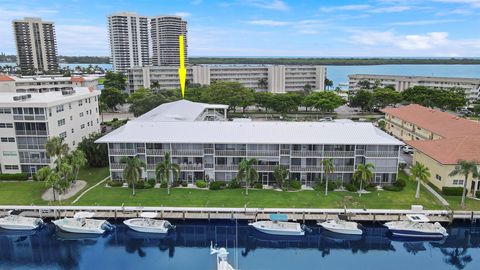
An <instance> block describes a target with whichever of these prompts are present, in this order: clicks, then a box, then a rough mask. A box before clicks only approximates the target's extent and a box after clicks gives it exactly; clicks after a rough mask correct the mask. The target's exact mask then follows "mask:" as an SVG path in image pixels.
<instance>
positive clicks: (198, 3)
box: [190, 0, 203, 6]
mask: <svg viewBox="0 0 480 270" xmlns="http://www.w3.org/2000/svg"><path fill="white" fill-rule="evenodd" d="M202 2H203V0H192V1H191V2H190V4H192V5H195V6H196V5H200V4H201V3H202Z"/></svg>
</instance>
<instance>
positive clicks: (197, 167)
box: [179, 163, 203, 171]
mask: <svg viewBox="0 0 480 270" xmlns="http://www.w3.org/2000/svg"><path fill="white" fill-rule="evenodd" d="M179 165H180V170H182V171H201V170H203V164H201V163H197V164H185V163H182V164H179Z"/></svg>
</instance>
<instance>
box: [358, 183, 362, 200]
mask: <svg viewBox="0 0 480 270" xmlns="http://www.w3.org/2000/svg"><path fill="white" fill-rule="evenodd" d="M362 189H363V180H360V190H359V191H358V197H362Z"/></svg>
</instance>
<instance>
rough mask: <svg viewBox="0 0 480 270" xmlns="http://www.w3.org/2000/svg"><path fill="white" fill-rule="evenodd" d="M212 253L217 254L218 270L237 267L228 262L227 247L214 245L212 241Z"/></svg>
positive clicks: (228, 269) (232, 269) (229, 269)
mask: <svg viewBox="0 0 480 270" xmlns="http://www.w3.org/2000/svg"><path fill="white" fill-rule="evenodd" d="M210 254H211V255H213V254H217V270H235V268H234V267H233V266H232V265H231V264H230V263H229V262H228V259H227V257H228V254H229V253H228V251H227V249H226V248H223V247H222V248H217V247H213V243H211V242H210Z"/></svg>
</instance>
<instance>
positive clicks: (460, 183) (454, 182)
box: [453, 180, 463, 186]
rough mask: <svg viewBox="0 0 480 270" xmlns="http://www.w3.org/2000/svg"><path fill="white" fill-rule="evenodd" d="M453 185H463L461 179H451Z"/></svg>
mask: <svg viewBox="0 0 480 270" xmlns="http://www.w3.org/2000/svg"><path fill="white" fill-rule="evenodd" d="M453 185H454V186H463V180H453Z"/></svg>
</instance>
